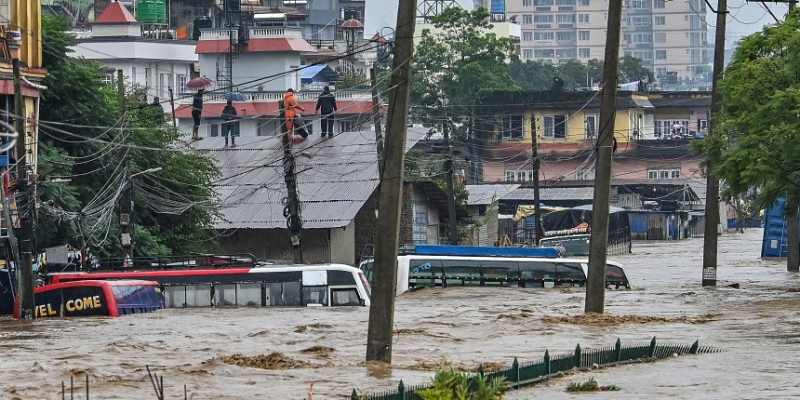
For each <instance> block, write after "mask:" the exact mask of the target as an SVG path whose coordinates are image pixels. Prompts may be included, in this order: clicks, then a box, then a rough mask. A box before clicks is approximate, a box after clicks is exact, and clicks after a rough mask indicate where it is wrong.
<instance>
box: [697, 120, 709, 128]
mask: <svg viewBox="0 0 800 400" xmlns="http://www.w3.org/2000/svg"><path fill="white" fill-rule="evenodd" d="M697 129H699V130H701V131H705V130H708V120H707V119H698V120H697Z"/></svg>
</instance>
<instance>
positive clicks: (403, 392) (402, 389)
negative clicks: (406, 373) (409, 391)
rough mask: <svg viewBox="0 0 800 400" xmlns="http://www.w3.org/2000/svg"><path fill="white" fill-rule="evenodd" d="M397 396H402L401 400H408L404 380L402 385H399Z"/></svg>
mask: <svg viewBox="0 0 800 400" xmlns="http://www.w3.org/2000/svg"><path fill="white" fill-rule="evenodd" d="M397 394H399V395H400V399H401V400H406V385H404V384H403V380H402V379H400V384H399V385H397Z"/></svg>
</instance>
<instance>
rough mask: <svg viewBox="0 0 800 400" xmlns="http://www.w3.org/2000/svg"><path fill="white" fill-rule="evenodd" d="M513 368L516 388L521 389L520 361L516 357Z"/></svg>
mask: <svg viewBox="0 0 800 400" xmlns="http://www.w3.org/2000/svg"><path fill="white" fill-rule="evenodd" d="M511 370H512V371H513V373H514V389H519V361H518V360H517V357H514V362H513V363H512V364H511Z"/></svg>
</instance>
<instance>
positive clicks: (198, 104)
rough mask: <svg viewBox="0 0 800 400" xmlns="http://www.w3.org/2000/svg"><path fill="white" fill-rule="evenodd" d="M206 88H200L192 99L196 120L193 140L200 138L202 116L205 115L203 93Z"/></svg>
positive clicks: (193, 116) (193, 113) (193, 115)
mask: <svg viewBox="0 0 800 400" xmlns="http://www.w3.org/2000/svg"><path fill="white" fill-rule="evenodd" d="M204 92H205V90H203V89H200V90H198V91H197V93H196V94H195V95H194V98H193V99H192V119H193V120H194V128H193V129H192V140H200V135H199V134H198V131H199V130H200V116H201V115H203V93H204Z"/></svg>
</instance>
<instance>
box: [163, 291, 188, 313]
mask: <svg viewBox="0 0 800 400" xmlns="http://www.w3.org/2000/svg"><path fill="white" fill-rule="evenodd" d="M162 292H163V293H164V307H167V308H183V307H186V286H167V287H165V288H164V289H163V290H162Z"/></svg>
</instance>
